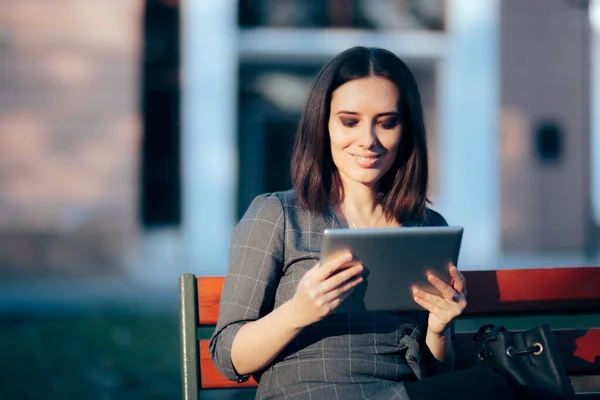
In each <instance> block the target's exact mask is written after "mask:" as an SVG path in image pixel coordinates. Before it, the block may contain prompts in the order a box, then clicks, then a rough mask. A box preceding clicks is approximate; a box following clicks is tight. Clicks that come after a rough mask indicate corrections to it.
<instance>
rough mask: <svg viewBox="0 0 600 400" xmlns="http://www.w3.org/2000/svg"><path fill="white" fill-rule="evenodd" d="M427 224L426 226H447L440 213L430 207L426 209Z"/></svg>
mask: <svg viewBox="0 0 600 400" xmlns="http://www.w3.org/2000/svg"><path fill="white" fill-rule="evenodd" d="M427 225H428V226H448V222H446V219H445V218H444V217H442V214H440V213H438V212H437V211H434V210H432V209H427Z"/></svg>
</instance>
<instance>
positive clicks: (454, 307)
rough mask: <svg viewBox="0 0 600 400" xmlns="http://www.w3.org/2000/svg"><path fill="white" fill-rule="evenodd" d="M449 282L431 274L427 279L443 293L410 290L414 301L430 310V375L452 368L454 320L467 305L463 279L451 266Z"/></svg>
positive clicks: (428, 342)
mask: <svg viewBox="0 0 600 400" xmlns="http://www.w3.org/2000/svg"><path fill="white" fill-rule="evenodd" d="M450 276H451V277H452V281H451V282H450V283H447V282H444V281H443V280H442V279H440V278H438V277H437V276H435V275H434V274H429V275H428V276H427V279H428V280H429V282H430V283H431V284H432V285H433V286H434V287H435V288H436V289H437V290H438V291H439V292H440V293H441V294H442V296H443V297H441V296H436V295H433V294H430V293H427V292H425V291H423V290H420V289H418V288H414V289H413V295H414V299H415V302H416V303H417V304H419V305H421V306H422V307H423V308H425V309H426V310H427V311H429V317H428V320H427V335H426V337H425V344H426V345H427V348H428V350H429V353H430V354H431V357H425V359H426V360H427V359H430V360H429V364H432V365H430V366H429V367H430V368H428V369H430V370H432V371H433V372H444V371H449V370H452V369H454V364H455V355H454V345H453V342H452V334H453V332H452V331H453V329H454V328H453V321H454V318H456V317H458V316H459V315H460V314H461V313H462V312H463V310H464V309H465V307H466V306H467V298H466V296H467V288H466V282H465V277H464V276H463V275H462V274H461V273H460V272H459V271H458V269H456V267H455V266H451V267H450Z"/></svg>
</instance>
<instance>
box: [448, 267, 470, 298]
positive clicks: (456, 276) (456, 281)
mask: <svg viewBox="0 0 600 400" xmlns="http://www.w3.org/2000/svg"><path fill="white" fill-rule="evenodd" d="M450 276H451V277H452V284H453V285H452V286H454V289H456V291H457V292H458V293H466V292H467V281H466V279H465V276H464V275H463V274H462V273H461V272H460V271H459V270H458V268H456V266H455V265H451V266H450Z"/></svg>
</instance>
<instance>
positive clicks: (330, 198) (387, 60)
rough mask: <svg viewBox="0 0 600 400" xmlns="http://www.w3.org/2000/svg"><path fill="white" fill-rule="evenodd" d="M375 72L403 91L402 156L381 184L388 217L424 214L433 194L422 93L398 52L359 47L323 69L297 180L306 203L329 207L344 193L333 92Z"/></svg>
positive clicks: (299, 149)
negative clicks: (332, 121)
mask: <svg viewBox="0 0 600 400" xmlns="http://www.w3.org/2000/svg"><path fill="white" fill-rule="evenodd" d="M369 76H378V77H382V78H385V79H387V80H389V81H391V82H392V83H394V84H395V85H396V87H397V88H398V91H399V93H400V96H399V99H398V111H399V113H400V123H401V125H402V138H401V142H400V146H399V148H398V153H397V155H396V160H395V161H394V164H393V165H392V167H391V168H390V170H389V171H388V172H387V173H386V174H385V175H384V176H383V177H382V178H381V180H380V181H379V184H378V192H379V201H380V203H381V204H382V206H383V211H384V213H385V216H386V217H387V218H388V219H395V220H396V221H398V222H400V223H402V222H406V221H415V220H423V219H424V218H425V209H426V204H427V202H428V200H427V184H428V166H427V140H426V137H425V125H424V123H423V110H422V106H421V96H420V95H419V89H418V88H417V83H416V82H415V79H414V77H413V75H412V73H411V72H410V70H409V69H408V67H407V66H406V64H404V63H403V62H402V61H401V60H400V59H399V58H398V57H397V56H396V55H394V54H393V53H391V52H389V51H387V50H384V49H378V48H365V47H353V48H351V49H348V50H346V51H344V52H342V53H340V54H339V55H337V56H336V57H335V58H334V59H333V60H331V61H330V62H329V63H327V64H326V65H325V66H324V67H323V68H322V69H321V71H320V72H319V74H318V75H317V79H316V81H315V83H314V85H313V87H312V90H311V92H310V94H309V97H308V100H307V102H306V107H305V109H304V112H303V113H302V118H301V119H300V124H299V126H298V133H297V135H296V142H295V144H294V152H293V155H292V166H291V172H292V182H293V185H294V189H295V190H296V195H297V197H298V201H299V202H300V204H301V205H302V206H303V207H305V208H307V209H309V210H311V211H317V212H321V213H324V212H325V210H326V207H327V204H331V205H337V204H339V203H340V202H341V201H342V199H343V188H342V185H341V181H340V177H339V173H338V170H337V168H336V166H335V164H334V162H333V159H332V156H331V144H330V139H329V130H328V122H329V113H330V108H331V96H332V93H333V92H334V91H335V90H336V89H337V88H338V87H340V86H342V85H343V84H344V83H346V82H348V81H351V80H354V79H360V78H366V77H369Z"/></svg>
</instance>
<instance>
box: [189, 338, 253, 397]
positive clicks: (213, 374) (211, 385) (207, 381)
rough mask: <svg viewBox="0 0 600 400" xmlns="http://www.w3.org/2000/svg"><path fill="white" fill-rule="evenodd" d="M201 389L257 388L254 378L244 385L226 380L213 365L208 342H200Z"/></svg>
mask: <svg viewBox="0 0 600 400" xmlns="http://www.w3.org/2000/svg"><path fill="white" fill-rule="evenodd" d="M199 347H200V387H201V388H203V389H216V388H219V389H227V388H244V387H256V386H258V384H257V383H256V381H255V380H254V378H250V380H248V381H246V382H244V383H237V382H234V381H230V380H228V379H226V378H225V377H224V376H223V375H221V373H220V372H219V371H218V370H217V368H216V367H215V365H214V364H213V362H212V360H211V358H210V353H209V352H208V340H206V339H203V340H200V346H199Z"/></svg>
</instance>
